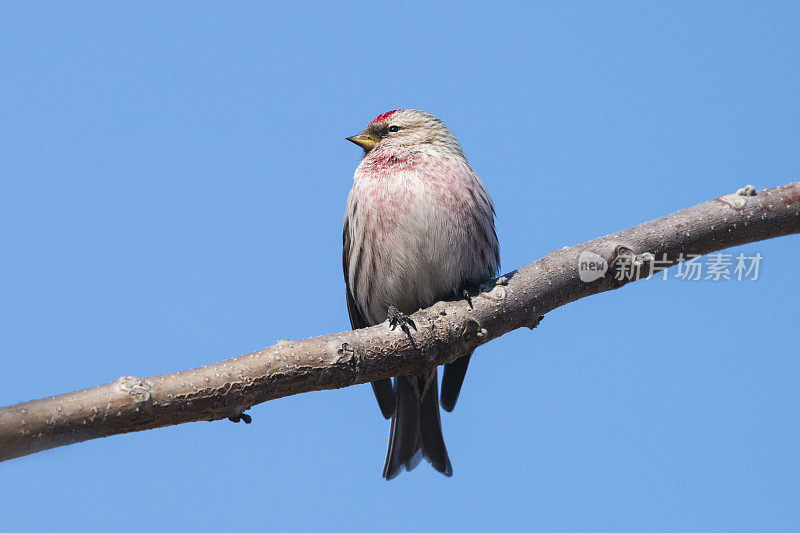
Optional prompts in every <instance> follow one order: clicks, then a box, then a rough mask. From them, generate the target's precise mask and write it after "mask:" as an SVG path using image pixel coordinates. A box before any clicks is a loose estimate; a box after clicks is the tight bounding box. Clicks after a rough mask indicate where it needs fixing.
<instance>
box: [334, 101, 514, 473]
mask: <svg viewBox="0 0 800 533" xmlns="http://www.w3.org/2000/svg"><path fill="white" fill-rule="evenodd" d="M348 140H350V141H352V142H354V143H356V144H357V145H359V146H360V147H362V148H363V149H364V159H362V161H361V163H360V164H359V165H358V168H357V169H356V172H355V178H354V183H353V188H352V189H351V190H350V196H349V197H348V199H347V213H346V214H345V219H344V253H343V264H344V278H345V283H346V284H347V310H348V312H349V314H350V323H351V325H352V327H353V328H354V329H358V328H363V327H367V326H372V325H375V324H380V323H381V322H383V321H384V320H386V319H387V318H389V319H390V323H392V324H393V325H396V324H397V323H400V324H401V325H403V327H404V329H405V330H406V331H407V332H408V326H412V327H414V324H413V322H411V320H410V319H409V318H408V317H406V316H405V314H410V313H413V312H415V311H417V310H418V309H421V308H424V307H428V306H430V305H433V304H434V303H435V302H437V301H439V300H442V299H447V298H450V297H453V296H459V297H460V296H461V295H462V294H463V293H464V290H465V287H467V286H470V285H474V284H477V283H479V282H481V281H484V280H486V279H488V278H490V277H492V276H494V275H495V274H496V272H497V269H498V268H499V264H500V256H499V251H498V243H497V234H496V233H495V230H494V207H493V206H492V201H491V199H490V198H489V195H488V194H487V193H486V190H485V189H484V187H483V183H482V182H481V180H480V178H479V177H478V175H477V174H476V173H475V171H474V170H472V167H470V166H469V163H467V159H466V157H465V156H464V151H463V150H462V149H461V146H460V145H459V144H458V141H457V140H456V138H455V136H454V135H453V134H452V133H451V132H450V130H448V129H447V128H446V127H445V125H444V124H442V123H441V122H440V121H439V120H438V119H437V118H436V117H434V116H433V115H429V114H428V113H424V112H422V111H417V110H415V109H402V110H397V111H389V112H387V113H383V114H381V115H378V116H377V117H375V119H374V120H373V121H372V122H370V123H369V125H368V126H367V127H366V129H365V130H364V131H362V132H361V133H360V134H358V135H356V136H354V137H349V138H348ZM469 357H470V356H469V355H467V356H464V357H461V358H459V359H457V360H456V361H454V362H452V363H448V364H446V365H444V367H445V368H444V376H443V378H442V396H441V403H442V407H443V408H444V409H445V410H446V411H452V410H453V408H454V407H455V404H456V400H457V399H458V394H459V391H460V390H461V384H462V383H463V381H464V375H465V373H466V371H467V365H468V364H469ZM372 388H373V391H374V392H375V397H376V398H377V400H378V405H379V406H380V409H381V412H382V413H383V416H384V417H386V418H391V419H392V429H391V434H390V436H389V450H388V452H387V454H386V464H385V466H384V469H383V477H385V478H386V479H392V478H393V477H395V476H397V474H399V473H400V472H401V471H402V470H403V469H404V468H405V469H406V470H411V469H413V468H414V467H415V466H417V464H419V461H420V459H421V458H422V457H424V458H425V459H427V460H428V462H430V463H431V465H433V467H434V468H435V469H436V470H438V471H439V472H441V473H442V474H444V475H445V476H450V475H452V473H453V469H452V467H451V466H450V459H449V458H448V456H447V449H446V448H445V445H444V438H443V436H442V425H441V421H440V419H439V406H438V405H437V396H438V383H437V377H436V369H435V368H434V369H433V370H431V371H429V372H424V373H422V374H417V375H412V376H398V377H396V378H394V384H393V383H392V380H390V379H383V380H380V381H375V382H373V383H372Z"/></svg>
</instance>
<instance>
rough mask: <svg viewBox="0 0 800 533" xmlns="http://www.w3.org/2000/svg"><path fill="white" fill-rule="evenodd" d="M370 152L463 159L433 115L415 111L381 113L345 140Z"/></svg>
mask: <svg viewBox="0 0 800 533" xmlns="http://www.w3.org/2000/svg"><path fill="white" fill-rule="evenodd" d="M347 140H348V141H351V142H354V143H356V144H357V145H359V146H360V147H361V148H363V149H364V154H365V155H367V154H370V153H373V152H378V151H380V152H393V153H398V152H399V153H415V152H423V151H430V152H433V153H436V154H439V155H456V156H461V157H464V151H463V150H462V149H461V145H459V144H458V140H457V139H456V138H455V136H454V135H453V134H452V133H451V132H450V130H448V129H447V127H446V126H445V125H444V124H442V122H441V121H440V120H439V119H438V118H436V117H434V116H433V115H431V114H429V113H426V112H424V111H419V110H417V109H396V110H394V111H387V112H386V113H381V114H380V115H378V116H377V117H375V118H374V119H373V120H372V122H370V123H369V124H368V125H367V127H366V128H364V131H362V132H361V133H359V134H358V135H354V136H352V137H348V138H347Z"/></svg>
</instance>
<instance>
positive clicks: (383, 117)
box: [372, 109, 399, 123]
mask: <svg viewBox="0 0 800 533" xmlns="http://www.w3.org/2000/svg"><path fill="white" fill-rule="evenodd" d="M398 111H399V109H395V110H393V111H387V112H386V113H381V114H380V115H378V116H377V117H375V118H374V119H372V122H373V123H375V122H383V121H384V120H389V117H391V116H392V115H394V114H395V113H397V112H398Z"/></svg>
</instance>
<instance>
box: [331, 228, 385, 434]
mask: <svg viewBox="0 0 800 533" xmlns="http://www.w3.org/2000/svg"><path fill="white" fill-rule="evenodd" d="M342 241H343V244H344V246H343V249H342V269H343V270H344V283H345V292H346V296H347V313H348V314H349V315H350V326H351V327H352V328H353V329H361V328H366V327H367V326H369V324H367V321H366V320H365V319H364V315H362V314H361V310H360V309H359V308H358V305H357V304H356V301H355V300H354V299H353V291H352V290H351V287H350V243H351V241H350V228H349V227H348V223H347V218H345V221H344V231H343V235H342ZM372 391H373V392H374V393H375V399H376V400H378V407H380V409H381V414H383V417H384V418H386V419H389V418H391V417H392V415H393V414H394V408H395V404H396V400H395V395H394V387H392V380H391V379H389V378H386V379H381V380H378V381H373V382H372Z"/></svg>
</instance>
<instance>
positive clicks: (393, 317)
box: [388, 305, 417, 335]
mask: <svg viewBox="0 0 800 533" xmlns="http://www.w3.org/2000/svg"><path fill="white" fill-rule="evenodd" d="M388 318H389V327H390V328H391V330H392V331H394V330H395V329H397V326H400V329H402V330H403V331H405V332H406V335H411V331H410V329H409V328H413V329H414V331H417V325H416V324H414V321H413V320H411V317H410V316H408V315H407V314H405V313H401V312H400V311H398V310H397V308H396V307H395V306H393V305H390V306H389V313H388Z"/></svg>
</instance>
